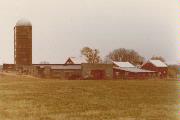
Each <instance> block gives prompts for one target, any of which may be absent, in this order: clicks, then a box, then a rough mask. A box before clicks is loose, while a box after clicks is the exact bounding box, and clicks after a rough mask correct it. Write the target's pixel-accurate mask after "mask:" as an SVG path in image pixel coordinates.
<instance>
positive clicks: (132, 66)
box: [113, 61, 135, 68]
mask: <svg viewBox="0 0 180 120" xmlns="http://www.w3.org/2000/svg"><path fill="white" fill-rule="evenodd" d="M113 63H114V64H115V65H116V66H118V67H123V68H134V67H135V66H134V65H132V64H131V63H129V62H115V61H113Z"/></svg>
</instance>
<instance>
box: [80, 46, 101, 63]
mask: <svg viewBox="0 0 180 120" xmlns="http://www.w3.org/2000/svg"><path fill="white" fill-rule="evenodd" d="M99 53H100V52H99V50H98V49H92V48H89V47H84V48H82V50H81V54H82V55H83V56H85V57H86V61H87V62H88V63H100V62H101V57H100V55H99Z"/></svg>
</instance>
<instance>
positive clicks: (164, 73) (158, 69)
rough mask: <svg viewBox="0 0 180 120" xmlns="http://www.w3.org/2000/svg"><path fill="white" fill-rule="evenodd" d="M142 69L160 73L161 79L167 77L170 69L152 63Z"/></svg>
mask: <svg viewBox="0 0 180 120" xmlns="http://www.w3.org/2000/svg"><path fill="white" fill-rule="evenodd" d="M142 69H146V70H151V71H156V72H158V76H159V77H167V75H168V68H167V67H156V66H154V65H153V64H151V63H146V64H144V65H143V66H142Z"/></svg>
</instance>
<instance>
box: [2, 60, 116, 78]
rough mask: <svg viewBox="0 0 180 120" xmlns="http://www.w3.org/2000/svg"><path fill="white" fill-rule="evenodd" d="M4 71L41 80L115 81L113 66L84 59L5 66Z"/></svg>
mask: <svg viewBox="0 0 180 120" xmlns="http://www.w3.org/2000/svg"><path fill="white" fill-rule="evenodd" d="M3 70H4V71H8V70H16V72H17V73H18V74H25V75H32V76H36V77H41V78H58V79H71V80H76V79H97V80H101V79H113V65H112V64H90V63H86V61H85V60H83V59H79V58H78V59H76V58H74V57H70V58H68V59H67V60H66V61H65V63H64V64H32V65H18V68H17V66H15V65H14V64H4V66H3Z"/></svg>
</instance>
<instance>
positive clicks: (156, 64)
mask: <svg viewBox="0 0 180 120" xmlns="http://www.w3.org/2000/svg"><path fill="white" fill-rule="evenodd" d="M149 62H150V63H151V64H153V65H154V66H156V67H167V65H166V64H165V63H163V62H162V61H160V60H149Z"/></svg>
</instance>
